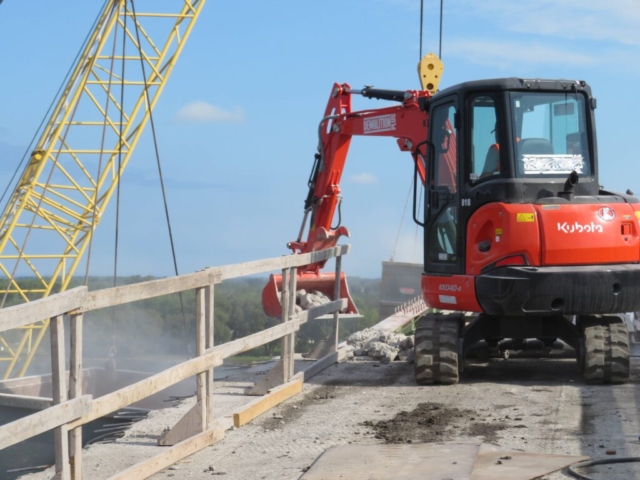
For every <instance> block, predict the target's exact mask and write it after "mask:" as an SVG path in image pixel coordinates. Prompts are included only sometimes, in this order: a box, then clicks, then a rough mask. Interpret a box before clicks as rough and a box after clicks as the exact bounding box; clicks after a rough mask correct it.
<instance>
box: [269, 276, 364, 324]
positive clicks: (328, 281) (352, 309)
mask: <svg viewBox="0 0 640 480" xmlns="http://www.w3.org/2000/svg"><path fill="white" fill-rule="evenodd" d="M335 282H336V275H335V273H321V274H315V273H301V274H299V275H298V277H297V279H296V290H297V291H300V290H305V291H306V292H307V293H312V292H314V291H318V292H321V293H323V294H324V295H326V296H327V297H328V298H329V299H331V300H337V299H335V298H333V297H334V295H333V292H334V289H335ZM281 292H282V275H271V276H270V277H269V282H268V283H267V285H266V286H265V287H264V289H263V290H262V308H263V309H264V313H266V314H267V315H268V316H270V317H280V316H282V303H281V298H282V297H281ZM340 298H346V299H347V302H348V303H347V308H346V309H345V310H343V311H342V312H340V313H349V314H358V309H357V308H356V306H355V304H354V303H353V300H352V299H351V295H350V294H349V286H348V285H347V277H346V276H345V274H344V273H341V274H340Z"/></svg>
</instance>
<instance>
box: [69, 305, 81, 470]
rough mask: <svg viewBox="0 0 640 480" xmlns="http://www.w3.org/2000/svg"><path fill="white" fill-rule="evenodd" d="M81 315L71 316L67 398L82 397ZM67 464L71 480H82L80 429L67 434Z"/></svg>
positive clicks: (77, 428)
mask: <svg viewBox="0 0 640 480" xmlns="http://www.w3.org/2000/svg"><path fill="white" fill-rule="evenodd" d="M82 318H83V317H82V314H81V313H80V314H77V315H71V319H70V322H69V323H70V328H71V335H70V336H71V359H70V361H71V368H70V370H69V398H78V397H80V396H82V323H83V319H82ZM69 463H70V464H71V477H72V479H73V480H82V427H81V426H80V427H76V428H74V429H72V430H71V431H70V432H69Z"/></svg>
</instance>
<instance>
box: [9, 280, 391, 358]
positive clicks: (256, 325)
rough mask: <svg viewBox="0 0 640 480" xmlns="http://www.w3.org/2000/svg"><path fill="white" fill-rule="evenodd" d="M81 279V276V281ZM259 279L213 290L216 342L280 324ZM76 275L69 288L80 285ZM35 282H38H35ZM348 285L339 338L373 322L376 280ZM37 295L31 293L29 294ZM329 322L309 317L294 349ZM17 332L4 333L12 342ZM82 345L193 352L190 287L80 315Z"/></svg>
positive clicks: (265, 351) (126, 351)
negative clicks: (348, 303) (349, 313)
mask: <svg viewBox="0 0 640 480" xmlns="http://www.w3.org/2000/svg"><path fill="white" fill-rule="evenodd" d="M155 279H157V277H151V276H139V275H136V276H129V277H120V278H118V279H117V282H116V284H117V285H129V284H134V283H140V282H145V281H149V280H155ZM82 280H84V279H82ZM17 282H18V284H19V285H20V286H21V287H22V288H24V289H30V288H38V284H39V282H38V280H37V279H35V278H20V279H18V280H17ZM265 283H266V279H265V278H257V277H249V278H241V279H234V280H228V281H225V282H223V283H221V284H218V285H216V287H215V290H214V295H215V299H214V338H215V343H216V344H221V343H225V342H228V341H230V340H234V339H237V338H241V337H244V336H247V335H250V334H252V333H255V332H258V331H261V330H264V329H266V328H269V327H272V326H275V325H277V324H278V323H280V319H279V318H270V317H267V315H266V314H265V313H264V311H263V310H262V297H261V295H262V288H263V287H264V285H265ZM83 284H84V281H81V279H77V280H76V281H73V282H71V285H70V286H69V288H73V287H75V286H78V285H83ZM40 285H41V283H40ZM88 286H89V290H91V291H93V290H99V289H103V288H108V287H112V286H113V278H109V277H91V278H90V279H89V283H88ZM349 289H350V291H351V295H352V297H353V300H354V302H355V304H356V305H357V307H358V310H359V311H360V313H361V315H362V318H359V319H348V320H342V321H341V322H340V338H341V339H344V338H346V337H347V336H348V335H349V334H350V333H352V332H354V331H358V330H361V329H364V328H367V327H369V326H372V325H374V324H375V323H377V321H378V299H379V293H380V280H379V279H364V278H358V277H351V278H349ZM35 298H38V296H37V295H34V298H33V299H35ZM22 301H23V300H22V299H21V298H20V297H19V296H18V295H17V294H13V293H12V294H10V295H8V297H7V300H6V302H5V306H10V305H13V304H17V303H21V302H22ZM331 326H332V325H331V321H330V320H315V321H310V322H307V323H306V324H304V325H302V326H301V328H300V330H299V331H298V332H297V333H296V351H297V352H302V353H304V352H307V351H310V350H311V349H313V347H314V346H315V345H316V344H317V342H318V341H320V340H321V339H322V338H324V337H325V336H326V335H328V334H329V333H330V332H331ZM21 333H22V332H7V335H6V336H8V337H9V340H11V337H12V336H13V337H14V338H13V340H14V341H15V340H16V339H17V338H18V337H17V335H21ZM47 344H48V342H43V344H42V347H43V348H41V349H40V352H39V355H43V354H47V352H48V348H47ZM84 345H85V355H86V357H87V358H105V357H107V356H108V355H109V351H110V349H111V346H112V345H115V347H116V349H117V356H120V357H135V356H151V355H158V354H161V355H178V356H182V355H188V356H191V355H193V353H194V351H195V291H193V290H191V291H187V292H182V294H172V295H165V296H162V297H156V298H151V299H148V300H142V301H138V302H133V303H129V304H125V305H121V306H118V307H115V308H107V309H102V310H95V311H91V312H87V314H86V315H85V327H84ZM279 351H280V341H275V342H272V343H270V344H267V345H264V346H262V347H259V348H257V349H255V350H253V351H252V352H249V353H248V355H252V356H273V355H277V354H279Z"/></svg>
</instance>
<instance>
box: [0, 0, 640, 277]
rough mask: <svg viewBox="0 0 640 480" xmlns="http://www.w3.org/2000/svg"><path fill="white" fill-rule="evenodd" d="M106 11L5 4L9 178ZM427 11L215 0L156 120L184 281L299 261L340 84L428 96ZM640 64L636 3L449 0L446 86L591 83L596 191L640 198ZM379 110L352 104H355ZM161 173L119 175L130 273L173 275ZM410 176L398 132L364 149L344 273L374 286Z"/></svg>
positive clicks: (403, 251)
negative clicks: (291, 257) (219, 270)
mask: <svg viewBox="0 0 640 480" xmlns="http://www.w3.org/2000/svg"><path fill="white" fill-rule="evenodd" d="M148 1H150V0H137V4H139V5H142V4H143V3H145V2H148ZM155 1H156V2H158V1H162V2H163V3H167V4H169V3H171V1H170V0H155ZM174 1H177V0H174ZM101 4H102V1H97V0H96V1H91V2H90V1H87V0H84V1H80V0H67V1H65V2H51V1H49V0H29V1H24V0H6V1H4V2H3V3H2V5H1V6H0V45H2V48H0V181H2V182H5V181H6V180H7V172H9V171H13V169H14V168H15V166H16V165H17V162H18V161H19V159H20V157H21V155H22V152H23V151H24V149H25V148H26V146H27V145H28V143H29V141H30V139H31V136H32V135H33V133H34V132H35V130H36V128H37V126H38V124H39V122H40V120H41V118H42V116H43V114H44V112H45V111H46V108H47V106H48V105H49V102H50V101H51V99H52V98H53V95H54V93H55V91H56V90H57V88H58V86H59V84H60V81H61V80H62V78H63V76H64V74H65V73H66V71H67V69H68V68H69V65H70V62H71V61H72V59H73V57H74V56H75V53H76V51H77V49H78V47H79V45H80V43H81V41H82V40H83V39H84V36H85V35H86V33H87V30H88V28H89V26H90V25H91V23H92V22H93V20H94V18H95V16H96V15H97V13H98V9H99V7H100V6H101ZM139 8H142V7H139ZM438 8H439V1H429V0H427V1H425V33H424V41H423V52H424V53H426V52H427V51H430V50H432V51H437V48H438V45H437V41H438ZM419 11H420V3H419V0H370V1H366V2H364V1H355V0H341V1H334V0H323V1H304V2H301V1H294V0H272V1H269V2H260V1H245V2H220V1H215V0H208V2H207V4H206V5H205V8H204V10H203V14H202V16H201V17H200V20H199V22H198V24H197V25H196V27H195V29H194V31H193V34H192V36H191V38H190V41H189V43H188V44H187V46H186V47H185V50H184V53H183V54H182V56H181V58H180V60H179V62H178V65H177V66H176V69H175V71H174V73H173V76H172V78H171V79H170V81H169V84H168V86H167V88H166V90H165V92H164V94H163V96H162V98H161V99H160V102H159V104H158V106H157V108H156V110H155V121H156V127H157V131H158V135H159V143H160V153H161V157H162V161H163V168H164V174H165V179H166V184H167V191H168V197H169V203H170V210H171V215H172V223H173V229H174V238H175V241H176V245H177V253H178V261H179V264H180V269H181V271H182V272H185V273H186V272H190V271H194V270H197V269H200V268H203V267H205V266H212V265H223V264H227V263H237V262H243V261H248V260H254V259H258V258H264V257H271V256H278V255H281V254H286V253H287V250H286V247H285V244H286V242H287V241H291V240H294V239H295V237H296V235H297V232H298V229H299V226H300V222H301V219H302V206H303V201H304V198H305V196H306V190H307V189H306V181H307V178H308V175H309V170H310V168H311V164H312V159H313V154H314V153H315V149H316V145H317V137H316V135H317V133H316V132H317V124H318V121H319V120H320V118H321V116H322V114H323V112H324V108H325V105H326V101H327V98H328V95H329V92H330V89H331V86H332V84H333V82H335V81H338V82H348V83H350V84H351V85H352V86H353V87H361V86H364V85H375V86H377V87H381V88H392V89H417V88H418V87H419V83H418V77H417V74H416V65H417V62H418V59H419V46H418V38H419ZM638 59H640V4H639V3H638V2H636V1H631V0H612V1H609V2H602V1H600V0H538V1H536V2H526V3H525V2H513V1H509V0H485V1H482V2H477V1H463V0H445V15H444V34H443V60H444V63H445V70H444V76H443V81H442V84H441V86H442V87H446V86H450V85H453V84H456V83H459V82H463V81H467V80H474V79H481V78H492V77H505V76H521V77H528V78H531V77H546V78H570V79H584V80H586V81H588V82H589V83H590V84H591V86H592V88H593V91H594V94H595V96H596V97H597V98H598V109H597V111H596V116H597V126H598V146H599V157H600V176H601V183H602V184H603V185H605V186H606V187H607V188H610V189H614V190H621V191H624V190H626V189H627V188H631V189H633V190H635V191H637V192H640V181H639V180H638V179H640V165H639V163H638V161H637V157H638V152H637V151H636V148H634V147H635V143H636V142H634V141H631V140H633V139H634V138H636V137H637V135H638V129H639V127H640V120H638V113H637V102H635V101H634V100H633V99H634V98H635V95H634V90H633V89H634V85H635V84H636V83H637V81H638V80H639V79H640V78H639V77H640V63H638ZM625 88H626V89H627V90H625ZM384 105H385V103H383V102H377V101H369V100H363V99H360V98H356V99H355V104H354V107H355V108H356V109H364V108H371V107H376V106H380V107H382V106H384ZM154 162H155V158H154V156H153V148H152V144H151V137H150V136H149V135H145V136H144V138H143V141H142V142H141V144H140V145H139V146H138V149H137V151H136V154H135V155H134V158H133V159H132V161H131V163H130V165H129V167H128V170H127V171H126V172H125V174H124V176H123V179H122V201H123V213H122V217H121V226H120V232H121V244H120V245H121V247H120V254H119V255H120V259H121V262H120V264H119V271H120V272H121V273H122V274H154V275H170V274H171V273H172V263H171V258H170V250H169V241H168V237H167V235H166V226H165V223H164V211H163V207H162V204H161V196H160V187H159V183H158V180H157V178H158V177H157V171H156V167H155V163H154ZM412 173H413V169H412V165H411V159H410V157H409V156H408V155H407V154H403V153H401V152H399V151H398V149H397V146H396V144H395V141H393V140H392V139H373V138H366V139H365V138H356V139H354V141H353V142H352V147H351V152H350V156H349V159H348V163H347V166H346V169H345V174H344V176H343V182H342V190H343V195H344V202H343V212H342V213H343V224H344V225H346V226H347V227H348V228H349V229H350V231H351V233H352V238H351V239H350V240H348V241H349V242H350V243H351V244H352V245H353V249H352V253H351V254H350V255H349V258H347V259H345V264H344V267H343V268H344V270H345V271H346V272H347V274H350V275H358V276H365V277H377V276H379V275H380V271H381V269H380V262H381V261H382V260H388V259H389V257H390V255H391V253H392V250H393V246H394V241H395V239H396V236H397V235H398V230H399V226H400V220H401V216H402V212H403V208H404V204H405V200H406V198H407V193H408V189H409V185H410V182H411V176H412ZM110 207H114V205H113V203H112V204H111V205H110ZM114 210H115V209H114V208H109V209H108V214H107V215H105V217H104V219H103V221H102V223H101V225H100V227H99V228H98V231H97V232H96V244H95V246H94V255H93V258H92V273H93V274H110V273H111V271H112V268H113V267H112V263H113V225H114V215H113V212H114ZM409 217H410V212H409V214H408V215H406V216H405V220H404V222H403V225H402V228H401V229H400V241H399V243H398V246H397V249H396V256H395V257H396V260H401V261H421V249H422V247H421V232H419V231H417V230H416V227H415V225H414V224H413V223H412V221H411V220H410V219H409Z"/></svg>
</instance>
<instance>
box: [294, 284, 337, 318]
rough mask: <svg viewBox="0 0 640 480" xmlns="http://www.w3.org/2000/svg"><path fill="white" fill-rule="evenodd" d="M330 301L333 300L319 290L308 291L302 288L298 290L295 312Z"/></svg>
mask: <svg viewBox="0 0 640 480" xmlns="http://www.w3.org/2000/svg"><path fill="white" fill-rule="evenodd" d="M329 302H331V299H330V298H329V297H327V296H326V295H325V294H324V293H322V292H319V291H318V290H313V291H311V292H307V291H306V290H304V289H300V290H298V291H297V292H296V306H295V313H300V312H301V311H303V310H309V309H310V308H314V307H319V306H320V305H324V304H325V303H329Z"/></svg>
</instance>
